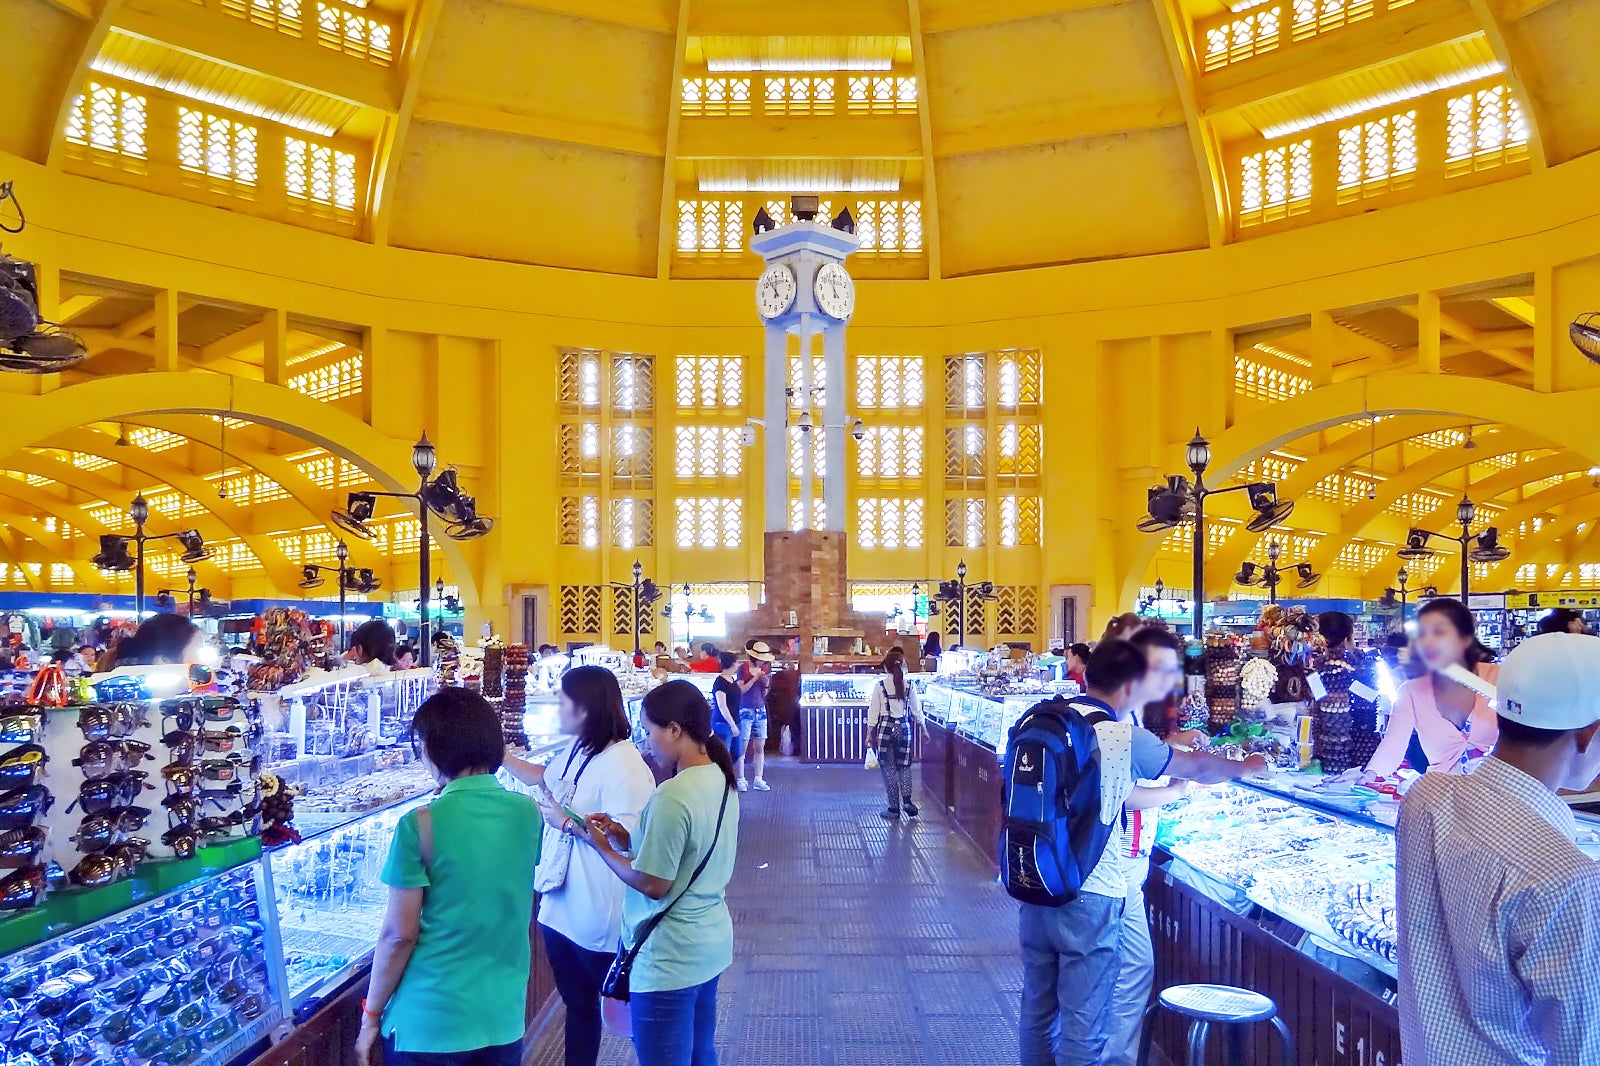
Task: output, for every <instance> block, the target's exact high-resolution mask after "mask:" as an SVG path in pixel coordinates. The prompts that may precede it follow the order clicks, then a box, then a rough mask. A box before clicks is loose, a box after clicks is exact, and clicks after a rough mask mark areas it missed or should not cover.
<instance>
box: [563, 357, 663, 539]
mask: <svg viewBox="0 0 1600 1066" xmlns="http://www.w3.org/2000/svg"><path fill="white" fill-rule="evenodd" d="M558 360H559V363H558V380H557V402H558V405H559V408H560V411H561V416H560V417H561V423H560V426H559V429H558V433H557V463H558V467H559V469H560V472H561V482H562V484H563V485H564V486H566V487H567V488H568V489H569V490H572V489H581V490H583V491H582V492H581V493H573V494H571V495H568V496H566V497H564V498H563V504H562V507H563V510H562V523H561V528H562V543H563V544H566V545H568V546H575V547H584V548H599V547H601V546H602V544H603V543H604V542H606V541H609V543H610V544H611V545H612V546H614V547H619V548H635V547H639V546H642V545H647V544H650V543H652V542H653V540H654V528H653V523H654V514H655V476H656V439H655V429H654V421H653V415H654V410H655V357H654V356H650V355H635V354H632V353H626V352H606V351H600V350H598V349H591V348H564V349H561V350H560V351H559V353H558Z"/></svg>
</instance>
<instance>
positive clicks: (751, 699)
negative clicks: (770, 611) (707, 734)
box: [735, 640, 778, 792]
mask: <svg viewBox="0 0 1600 1066" xmlns="http://www.w3.org/2000/svg"><path fill="white" fill-rule="evenodd" d="M744 654H745V660H746V661H745V663H744V665H743V666H741V667H740V668H739V679H738V685H739V740H740V741H741V742H742V743H743V744H744V751H742V752H740V753H739V761H738V762H737V763H736V764H735V766H736V768H737V773H736V774H735V776H736V777H737V778H738V779H739V791H740V792H743V791H745V778H744V764H745V758H746V757H747V756H749V755H750V754H751V753H752V752H753V753H754V755H755V757H754V758H753V759H751V760H750V761H751V762H752V763H754V764H755V774H754V776H753V777H752V778H751V779H750V787H752V788H754V789H755V790H756V791H757V792H770V791H772V786H771V785H769V784H767V778H766V771H767V733H768V725H767V692H768V690H769V689H771V687H772V663H773V661H774V660H775V659H777V657H778V656H777V655H776V654H775V653H774V652H773V650H772V649H771V648H770V647H768V646H767V642H766V641H764V640H752V641H750V642H749V643H748V644H746V645H745V646H744Z"/></svg>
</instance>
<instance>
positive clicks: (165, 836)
mask: <svg viewBox="0 0 1600 1066" xmlns="http://www.w3.org/2000/svg"><path fill="white" fill-rule="evenodd" d="M161 843H162V844H164V845H166V846H167V847H169V848H171V849H172V854H173V855H174V856H176V857H177V858H180V859H192V858H194V852H195V849H196V848H197V847H199V846H200V834H199V833H197V832H195V829H194V826H192V825H178V826H173V827H172V828H171V829H168V830H167V831H166V832H165V833H162V834H161Z"/></svg>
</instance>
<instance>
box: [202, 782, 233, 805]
mask: <svg viewBox="0 0 1600 1066" xmlns="http://www.w3.org/2000/svg"><path fill="white" fill-rule="evenodd" d="M243 792H244V782H242V781H234V782H232V783H230V784H228V785H224V786H223V787H222V788H202V789H201V790H200V792H199V798H200V804H201V806H204V805H205V804H207V803H212V804H215V805H216V806H217V807H219V808H226V807H227V806H228V804H229V803H231V802H233V801H234V800H236V799H238V798H239V796H240V795H241V794H243Z"/></svg>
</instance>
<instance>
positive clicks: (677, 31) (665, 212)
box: [656, 0, 689, 281]
mask: <svg viewBox="0 0 1600 1066" xmlns="http://www.w3.org/2000/svg"><path fill="white" fill-rule="evenodd" d="M688 36H689V0H678V4H677V17H676V18H675V19H674V20H673V37H672V73H671V75H670V80H669V81H668V82H667V113H666V115H665V116H663V124H664V125H665V130H664V132H663V134H662V139H663V145H662V150H661V151H662V154H663V155H664V156H665V157H666V159H665V161H664V165H663V166H662V168H661V197H660V200H659V201H658V203H657V207H656V219H657V222H656V227H657V228H656V277H657V279H659V280H661V281H666V280H667V279H668V278H670V277H671V276H672V252H673V249H674V248H675V247H676V245H677V242H676V241H675V240H672V239H671V238H670V237H669V234H671V233H673V232H674V231H675V229H676V227H675V226H674V225H673V222H674V220H675V217H676V213H677V199H678V196H677V193H678V187H677V186H678V167H677V161H678V159H679V158H681V157H682V154H683V147H682V140H683V114H682V102H683V65H684V62H685V57H684V52H685V51H686V46H687V42H688Z"/></svg>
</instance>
